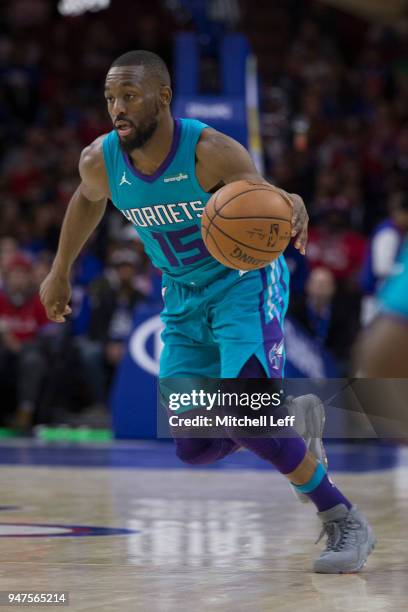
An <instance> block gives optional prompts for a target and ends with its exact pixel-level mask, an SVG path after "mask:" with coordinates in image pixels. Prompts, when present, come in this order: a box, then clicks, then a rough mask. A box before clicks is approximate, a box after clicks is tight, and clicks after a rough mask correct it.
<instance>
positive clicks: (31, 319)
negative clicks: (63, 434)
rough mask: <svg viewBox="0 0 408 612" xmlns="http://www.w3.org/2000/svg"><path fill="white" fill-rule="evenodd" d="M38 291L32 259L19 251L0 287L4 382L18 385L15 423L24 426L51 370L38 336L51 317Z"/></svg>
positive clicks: (1, 373)
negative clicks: (33, 277) (33, 276)
mask: <svg viewBox="0 0 408 612" xmlns="http://www.w3.org/2000/svg"><path fill="white" fill-rule="evenodd" d="M35 291H36V288H34V287H33V282H32V265H31V262H30V260H29V259H27V258H26V257H25V256H23V255H21V254H18V255H16V256H15V257H14V258H13V259H12V260H11V261H10V262H9V264H8V267H7V270H6V271H5V273H4V287H3V289H2V290H1V291H0V383H1V387H2V388H3V387H4V386H6V387H7V386H8V387H9V386H10V384H12V385H15V387H16V392H17V412H16V421H15V423H16V425H17V426H18V427H20V428H22V429H27V428H29V427H30V425H31V423H32V419H33V415H34V411H35V408H36V404H37V401H38V398H39V395H40V392H41V388H42V385H43V382H44V378H45V375H46V372H47V360H46V358H45V354H44V351H43V349H42V348H41V343H40V342H39V341H38V340H39V337H40V332H41V330H42V329H43V327H44V326H45V325H48V321H47V317H46V314H45V311H44V309H43V306H42V304H41V302H40V299H39V297H38V294H37V293H36V292H35ZM2 416H3V415H2Z"/></svg>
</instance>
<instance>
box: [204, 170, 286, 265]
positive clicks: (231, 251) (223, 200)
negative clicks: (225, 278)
mask: <svg viewBox="0 0 408 612" xmlns="http://www.w3.org/2000/svg"><path fill="white" fill-rule="evenodd" d="M291 219H292V205H291V203H290V201H289V200H288V199H287V198H285V196H284V195H281V194H280V193H279V192H277V191H276V190H275V189H274V188H273V187H272V186H269V185H267V184H263V183H253V182H251V181H236V182H234V183H230V184H228V185H225V186H224V187H222V188H221V189H219V190H218V191H217V192H216V193H215V194H214V195H213V196H212V197H211V198H210V199H209V201H208V202H207V205H206V207H205V209H204V212H203V216H202V219H201V233H202V236H203V240H204V243H205V245H206V247H207V249H208V251H209V252H210V253H211V255H212V256H213V257H214V258H215V259H217V260H218V261H220V262H221V263H222V264H224V266H227V267H228V268H234V269H236V270H254V269H257V268H263V267H264V266H266V265H268V264H269V263H271V262H272V261H273V260H274V259H276V258H277V257H279V255H280V254H281V253H283V251H284V250H285V248H286V247H287V246H288V244H289V241H290V239H291V230H292V226H291Z"/></svg>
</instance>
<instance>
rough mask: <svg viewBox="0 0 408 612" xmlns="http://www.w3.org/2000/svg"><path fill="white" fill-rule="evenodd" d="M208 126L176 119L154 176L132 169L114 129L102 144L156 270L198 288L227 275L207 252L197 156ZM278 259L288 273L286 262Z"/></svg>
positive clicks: (117, 193)
mask: <svg viewBox="0 0 408 612" xmlns="http://www.w3.org/2000/svg"><path fill="white" fill-rule="evenodd" d="M206 127H208V126H207V125H206V124H205V123H201V121H197V120H196V119H176V120H175V121H174V133H173V142H172V145H171V149H170V152H169V154H168V156H167V157H166V159H165V160H164V161H163V163H162V164H161V166H160V167H159V168H158V169H157V170H156V172H155V173H154V174H152V175H145V174H142V173H141V172H139V171H138V170H137V169H136V168H135V167H134V166H133V164H132V162H131V159H130V157H129V156H128V155H127V154H126V153H125V152H124V151H123V150H122V149H121V146H120V142H119V137H118V135H117V133H116V131H115V130H113V131H112V132H110V133H109V134H108V135H107V136H106V137H105V138H104V140H103V154H104V160H105V165H106V170H107V175H108V179H109V186H110V191H111V199H112V202H113V204H114V205H115V206H116V208H118V209H119V210H120V212H121V213H122V214H123V215H124V216H125V217H126V219H127V220H128V221H130V222H131V223H133V225H134V227H135V229H136V230H137V233H138V234H139V236H140V238H141V240H142V241H143V243H144V247H145V251H146V253H147V255H148V256H149V257H150V259H151V261H152V262H153V264H154V265H155V266H156V267H157V268H159V269H160V270H162V272H164V273H165V274H167V275H168V276H169V277H170V278H172V279H173V280H175V281H178V282H181V283H184V284H189V285H197V286H205V285H206V284H208V283H209V282H211V281H212V280H214V279H215V278H217V277H218V276H221V275H222V274H223V273H226V272H227V271H228V268H226V267H225V266H224V265H222V264H221V263H219V262H218V261H216V260H215V259H214V258H213V257H212V256H211V255H210V254H209V253H208V251H207V249H206V247H205V245H204V242H203V240H202V237H201V220H200V219H201V216H202V212H203V209H204V207H205V205H206V203H207V202H208V200H209V199H210V197H211V194H210V193H207V192H206V191H204V190H203V189H202V187H201V186H200V184H199V182H198V180H197V177H196V168H195V166H196V155H195V151H196V146H197V142H198V140H199V138H200V135H201V132H202V131H203V130H204V129H205V128H206ZM279 260H280V263H281V268H286V264H285V261H284V259H283V257H280V258H279ZM275 263H277V262H275ZM272 267H275V266H272ZM278 269H279V266H276V270H278ZM277 280H278V279H277V278H276V279H275V282H277Z"/></svg>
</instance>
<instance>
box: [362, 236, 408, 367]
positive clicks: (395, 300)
mask: <svg viewBox="0 0 408 612" xmlns="http://www.w3.org/2000/svg"><path fill="white" fill-rule="evenodd" d="M378 300H379V304H380V307H379V308H380V310H379V314H378V316H377V318H376V319H375V321H374V322H373V324H372V325H371V327H370V328H369V329H367V330H366V331H365V332H364V334H363V336H362V339H361V342H360V347H359V353H360V355H359V359H358V367H359V370H360V371H361V372H362V374H363V375H364V376H367V377H368V378H408V239H407V238H406V239H405V243H404V245H403V249H402V251H401V254H400V255H399V256H398V258H397V260H396V262H395V264H394V268H393V271H392V272H391V276H390V277H389V278H388V280H387V281H386V283H385V285H384V287H383V288H382V289H381V290H380V292H379V294H378Z"/></svg>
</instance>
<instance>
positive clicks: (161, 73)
mask: <svg viewBox="0 0 408 612" xmlns="http://www.w3.org/2000/svg"><path fill="white" fill-rule="evenodd" d="M117 66H145V67H146V70H147V72H148V73H149V74H150V75H151V76H152V77H154V78H156V79H157V80H158V81H159V83H160V84H161V85H170V83H171V79H170V73H169V71H168V68H167V66H166V64H165V63H164V61H163V60H162V58H161V57H159V56H158V55H157V54H156V53H153V52H152V51H144V50H143V49H140V50H138V51H128V52H127V53H124V54H123V55H120V56H119V57H117V58H116V59H115V60H114V61H113V62H112V64H111V68H114V67H117Z"/></svg>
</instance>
